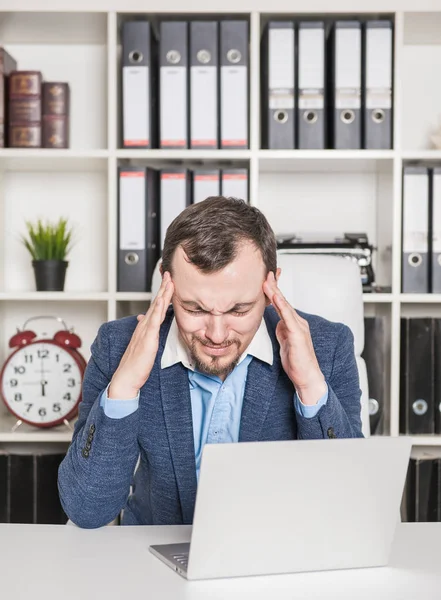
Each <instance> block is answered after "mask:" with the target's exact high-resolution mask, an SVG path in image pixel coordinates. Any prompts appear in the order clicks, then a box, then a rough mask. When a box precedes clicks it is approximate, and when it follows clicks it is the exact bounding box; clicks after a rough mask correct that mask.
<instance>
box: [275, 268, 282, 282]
mask: <svg viewBox="0 0 441 600" xmlns="http://www.w3.org/2000/svg"><path fill="white" fill-rule="evenodd" d="M281 274H282V269H281V268H280V267H277V269H276V283H279V277H280V275H281Z"/></svg>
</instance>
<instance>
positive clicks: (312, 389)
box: [296, 377, 328, 406]
mask: <svg viewBox="0 0 441 600" xmlns="http://www.w3.org/2000/svg"><path fill="white" fill-rule="evenodd" d="M327 389H328V388H327V385H326V381H325V378H324V377H322V378H321V379H320V380H318V381H317V382H315V383H312V384H311V385H308V386H304V387H300V388H298V387H296V391H297V395H298V397H299V400H300V402H301V403H302V404H304V405H305V406H315V405H316V404H317V403H318V401H319V400H320V398H322V397H323V395H324V394H326V391H327Z"/></svg>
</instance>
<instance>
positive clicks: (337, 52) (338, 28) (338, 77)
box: [333, 21, 361, 150]
mask: <svg viewBox="0 0 441 600" xmlns="http://www.w3.org/2000/svg"><path fill="white" fill-rule="evenodd" d="M333 93H334V103H333V104H334V114H333V125H334V127H333V130H334V148H335V149H339V150H346V149H356V150H358V149H360V148H361V23H359V22H358V21H337V22H336V24H335V37H334V89H333Z"/></svg>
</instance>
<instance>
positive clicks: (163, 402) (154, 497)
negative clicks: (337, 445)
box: [58, 306, 363, 528]
mask: <svg viewBox="0 0 441 600" xmlns="http://www.w3.org/2000/svg"><path fill="white" fill-rule="evenodd" d="M299 314H300V315H301V316H302V317H303V318H305V319H306V320H307V321H308V323H309V326H310V331H311V336H312V340H313V344H314V348H315V352H316V355H317V359H318V362H319V365H320V368H321V370H322V372H323V374H324V375H325V377H326V381H327V383H328V389H329V393H328V401H327V404H326V405H325V406H323V407H322V408H321V409H320V411H319V412H318V414H317V416H315V417H313V418H310V419H308V418H305V417H302V416H301V415H299V414H297V412H296V411H295V409H294V401H293V398H294V391H295V390H294V387H293V385H292V383H291V381H290V380H289V378H288V377H287V375H286V374H285V372H284V371H283V369H282V365H281V361H280V355H279V344H278V342H277V339H276V336H275V328H276V325H277V322H278V320H279V317H278V315H277V313H276V311H275V310H274V308H273V307H272V306H270V307H268V308H266V310H265V315H264V318H265V321H266V325H267V328H268V332H269V334H270V337H271V340H272V343H273V348H274V363H273V365H272V366H270V365H268V364H266V363H264V362H261V361H259V360H258V359H256V358H253V359H252V361H251V363H250V365H249V367H248V377H247V382H246V387H245V394H244V401H243V409H242V415H241V423H240V434H239V442H242V441H268V440H296V439H328V438H329V437H333V436H334V435H335V436H336V437H338V438H350V437H363V434H362V431H361V417H360V408H361V405H360V396H361V391H360V386H359V380H358V370H357V365H356V361H355V355H354V340H353V335H352V332H351V331H350V329H349V328H348V327H346V326H345V325H342V324H340V323H331V322H330V321H327V320H325V319H322V318H321V317H317V316H313V315H308V314H305V313H301V312H299ZM172 319H173V309H172V307H170V308H169V310H168V312H167V315H166V318H165V320H164V323H163V324H162V326H161V331H160V340H159V350H158V354H157V357H156V361H155V364H154V367H153V370H152V372H151V374H150V377H149V379H148V381H147V382H146V384H145V385H144V386H143V387H142V389H141V391H140V402H139V408H138V410H137V411H135V412H134V413H133V414H131V415H129V416H128V417H124V418H122V419H111V418H109V417H107V416H106V415H105V414H104V411H103V409H102V407H100V396H101V394H102V392H103V390H104V389H105V388H106V386H107V385H108V383H109V381H110V380H111V378H112V375H113V373H114V372H115V370H116V369H117V367H118V365H119V362H120V360H121V357H122V355H123V354H124V351H125V349H126V347H127V345H128V343H129V341H130V339H131V336H132V334H133V331H134V329H135V327H136V325H137V319H136V317H135V316H133V317H126V318H123V319H119V320H116V321H112V322H109V323H105V324H103V325H102V326H101V327H100V329H99V331H98V334H97V337H96V339H95V340H94V342H93V344H92V346H91V352H92V355H91V358H90V361H89V363H88V365H87V369H86V373H85V377H84V382H83V399H82V402H81V404H80V410H79V418H78V421H77V423H76V425H75V430H74V433H73V438H72V443H71V445H70V447H69V450H68V452H67V454H66V457H65V458H64V460H63V462H62V463H61V465H60V469H59V473H58V488H59V492H60V498H61V502H62V505H63V508H64V510H65V512H66V514H67V515H68V517H69V518H70V519H71V520H72V521H73V522H74V523H75V524H77V525H78V526H80V527H86V528H95V527H101V526H103V525H107V524H108V523H110V522H111V521H113V519H115V518H116V517H117V516H118V515H119V514H120V512H121V510H122V509H124V513H123V518H122V524H123V525H175V524H188V523H192V519H193V512H194V506H195V498H196V487H197V480H196V469H195V455H194V441H193V425H192V415H191V402H190V389H189V384H188V377H187V370H186V369H185V367H183V365H182V364H180V363H179V364H176V365H173V366H171V367H168V368H166V369H161V366H160V363H161V356H162V353H163V351H164V345H165V341H166V339H167V334H168V331H169V328H170V325H171V322H172ZM330 443H332V442H330ZM138 457H140V463H139V467H138V469H137V471H136V474H135V475H134V470H135V467H136V464H137V461H138ZM130 486H132V490H130Z"/></svg>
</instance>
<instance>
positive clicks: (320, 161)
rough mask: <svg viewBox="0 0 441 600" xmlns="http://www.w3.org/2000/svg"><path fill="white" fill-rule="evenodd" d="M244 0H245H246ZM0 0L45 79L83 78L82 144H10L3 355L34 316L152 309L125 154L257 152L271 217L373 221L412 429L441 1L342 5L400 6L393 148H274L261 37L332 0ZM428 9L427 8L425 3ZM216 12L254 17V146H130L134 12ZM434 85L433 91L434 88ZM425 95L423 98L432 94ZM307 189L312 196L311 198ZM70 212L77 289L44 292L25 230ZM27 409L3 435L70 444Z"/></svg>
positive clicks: (0, 277)
mask: <svg viewBox="0 0 441 600" xmlns="http://www.w3.org/2000/svg"><path fill="white" fill-rule="evenodd" d="M236 5H237V6H236ZM14 7H15V10H14V11H11V10H10V3H8V2H6V0H0V40H1V43H2V44H4V46H5V47H6V49H7V50H9V51H10V52H11V53H12V54H13V55H14V56H15V57H16V58H17V60H18V62H19V68H21V69H40V70H41V71H42V72H43V76H44V78H45V79H46V80H50V79H58V80H62V81H66V80H67V81H69V83H70V85H71V96H72V107H71V144H70V149H69V150H43V149H39V150H17V149H8V148H6V149H0V232H1V233H0V364H2V363H3V361H4V360H5V359H6V357H7V355H8V354H9V352H10V349H9V348H8V340H9V338H10V337H11V335H13V333H15V331H16V328H17V327H20V326H21V325H22V324H23V322H24V321H25V320H26V319H27V318H28V317H31V316H35V315H56V316H61V317H63V318H64V319H65V320H66V321H67V323H68V325H69V326H72V327H74V328H75V331H76V332H77V333H78V334H79V335H80V336H81V338H82V340H83V347H82V351H83V354H84V356H85V358H86V359H88V358H89V356H90V350H89V348H90V345H91V343H92V341H93V339H94V337H95V335H96V332H97V330H98V327H99V325H100V324H101V323H102V322H103V321H106V320H111V319H115V318H119V317H121V316H124V315H126V314H138V313H139V312H142V311H145V310H146V308H147V306H148V303H149V301H150V298H151V295H150V294H149V293H133V294H132V293H125V292H124V293H123V292H118V291H117V286H116V281H117V277H116V276H117V272H116V239H117V237H116V236H117V231H116V227H117V176H116V174H117V166H118V164H122V163H124V162H133V163H135V164H146V165H152V166H157V167H159V166H160V165H162V164H177V165H178V164H179V165H181V164H183V165H188V166H192V165H204V164H207V165H213V164H218V165H225V164H228V165H229V164H231V165H244V164H245V165H247V166H248V167H249V174H250V202H251V203H252V204H253V205H255V206H258V207H259V208H260V209H261V210H262V211H263V212H264V213H265V214H266V215H267V217H268V218H269V220H270V222H271V224H272V226H273V228H274V229H275V231H276V233H282V232H284V231H286V226H287V223H292V229H293V230H294V229H297V230H300V229H309V230H314V231H326V230H329V229H333V230H337V231H341V230H342V229H345V230H346V231H349V230H351V229H353V230H357V231H366V232H367V233H368V234H369V238H370V240H371V241H372V242H373V243H374V245H375V246H376V247H377V248H378V251H377V253H376V256H375V271H376V275H377V282H378V283H380V284H384V285H389V286H391V287H392V291H391V293H381V294H364V297H363V298H364V303H365V312H366V315H373V314H381V315H385V316H386V317H387V323H388V332H389V341H388V345H389V347H390V356H388V360H387V361H386V369H387V371H388V380H389V381H390V394H389V397H388V399H387V402H388V405H389V414H390V422H389V423H388V428H387V431H386V433H390V434H391V435H394V436H395V435H398V434H399V368H400V365H399V348H400V317H401V316H402V315H403V314H418V315H419V314H428V315H432V314H434V315H436V314H438V312H439V313H440V314H441V296H437V295H433V296H431V295H414V294H412V295H404V294H401V291H400V271H401V176H402V167H403V162H404V161H431V162H439V164H441V150H435V149H431V145H430V135H431V133H433V130H434V128H436V127H437V126H438V125H439V124H441V123H440V121H439V119H440V117H441V108H440V107H441V102H440V100H441V86H440V85H439V83H438V82H437V78H436V77H435V76H434V73H437V72H438V71H439V67H440V66H441V5H440V6H439V9H438V12H435V11H433V2H430V0H421V1H420V2H419V3H418V6H417V4H416V2H415V1H414V0H396V1H395V2H394V1H391V0H383V1H380V0H372V2H371V3H370V7H369V12H368V11H366V3H365V2H361V0H358V1H355V2H354V1H351V2H349V0H336V2H334V3H333V5H332V10H333V16H337V15H338V18H344V16H345V14H347V15H351V16H355V17H356V16H357V15H359V14H369V15H371V16H373V17H379V16H381V15H382V14H388V15H391V16H393V17H394V21H395V49H394V64H395V76H394V77H395V98H394V100H395V103H394V108H395V110H394V149H393V150H388V151H335V150H323V151H300V150H286V151H271V150H263V149H261V148H260V137H261V136H260V68H259V65H260V41H261V33H262V28H263V25H264V23H265V22H266V21H268V20H269V19H270V18H278V17H280V16H283V15H290V16H302V15H303V16H307V15H309V16H316V15H319V14H320V15H325V16H327V15H329V4H328V3H327V2H325V0H311V2H309V3H308V13H305V6H304V3H302V2H300V0H292V1H290V2H288V1H287V0H273V1H272V2H271V3H270V2H268V0H260V1H259V2H251V1H250V2H247V0H243V1H242V2H241V3H237V2H232V1H231V0H225V1H224V2H222V3H220V2H219V3H218V5H217V6H211V5H210V6H209V7H207V5H206V3H203V2H202V1H201V0H194V1H193V2H192V3H191V6H190V8H189V9H188V11H186V13H184V11H183V7H182V5H181V3H179V2H177V0H164V1H163V2H162V3H161V7H160V10H158V8H156V5H154V4H153V3H152V2H149V0H143V1H141V0H131V2H129V3H128V2H123V1H122V0H89V1H88V2H86V1H85V0H77V2H75V3H73V2H72V1H71V0H69V1H68V0H65V1H61V0H57V1H56V0H16V2H15V3H14ZM415 9H417V10H415ZM177 14H179V15H180V16H187V18H188V19H189V20H190V19H191V18H195V17H197V18H199V17H203V16H204V15H207V16H209V18H212V17H216V16H222V15H226V14H232V15H242V16H245V17H246V18H248V19H249V23H250V61H251V69H250V148H249V149H248V150H244V151H224V150H213V151H193V150H127V149H122V148H121V147H120V143H119V141H120V140H119V137H120V134H119V132H120V92H119V82H120V54H121V45H120V34H119V27H120V24H121V21H122V20H124V19H125V18H129V17H131V16H135V15H137V16H142V17H145V18H146V19H148V18H153V19H155V20H156V21H158V20H159V19H160V18H161V15H163V16H164V17H171V16H172V15H177ZM421 89H423V90H424V94H421ZM421 101H423V105H421V104H420V102H421ZM306 200H307V202H305V201H306ZM61 215H65V216H67V217H69V218H70V219H71V221H72V223H73V224H74V226H75V227H76V235H77V244H76V245H75V246H74V248H73V251H72V253H71V255H70V265H69V268H68V272H67V279H66V288H65V289H66V291H65V292H62V293H60V292H53V293H50V292H48V293H44V292H36V291H35V284H34V276H33V272H32V269H31V264H30V258H29V257H28V255H27V253H26V251H25V250H24V248H23V247H22V246H21V244H20V242H19V239H18V235H19V234H20V233H24V223H25V219H28V218H34V217H37V216H42V217H43V218H46V217H51V218H55V217H58V216H61ZM13 424H14V419H13V418H12V417H11V416H10V415H8V414H6V413H5V410H4V408H3V407H0V448H1V447H2V445H5V444H12V445H14V444H15V445H16V446H17V447H18V446H20V445H24V446H26V444H29V443H30V442H32V443H37V444H40V443H55V442H62V443H66V444H67V443H68V442H69V440H70V435H71V434H70V432H69V430H68V429H67V428H65V427H61V428H56V429H53V430H36V429H33V428H30V427H27V426H21V427H20V428H19V429H18V430H16V431H15V432H12V431H11V429H12V427H13ZM412 439H413V443H414V444H415V445H417V446H434V445H438V446H439V445H441V436H413V437H412Z"/></svg>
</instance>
